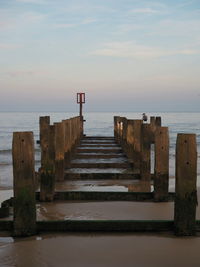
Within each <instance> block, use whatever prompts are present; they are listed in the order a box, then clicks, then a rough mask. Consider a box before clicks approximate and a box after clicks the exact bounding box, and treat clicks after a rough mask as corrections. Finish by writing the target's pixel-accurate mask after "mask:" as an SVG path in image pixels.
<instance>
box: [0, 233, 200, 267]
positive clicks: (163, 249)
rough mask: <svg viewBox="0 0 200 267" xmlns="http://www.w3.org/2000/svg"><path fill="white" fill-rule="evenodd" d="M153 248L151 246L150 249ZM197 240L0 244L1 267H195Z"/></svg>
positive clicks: (114, 237) (101, 237)
mask: <svg viewBox="0 0 200 267" xmlns="http://www.w3.org/2000/svg"><path fill="white" fill-rule="evenodd" d="M151 244H153V245H151ZM199 247H200V237H195V238H176V237H174V236H172V235H171V234H166V233H165V234H159V235H157V234H130V233H129V234H126V233H124V234H97V233H89V234H88V233H85V234H83V233H73V234H71V233H70V234H67V233H65V234H64V233H63V234H50V235H48V234H46V235H42V236H41V235H39V236H37V237H30V238H26V239H20V240H19V239H17V240H14V242H13V243H12V242H11V243H10V242H7V243H6V242H1V240H0V266H10V267H11V266H20V267H27V266H30V267H37V266H50V267H53V266H58V267H62V266H63V267H64V266H76V267H78V266H81V267H82V266H92V267H93V266H115V267H116V266H117V267H118V266H120V267H121V266H131V267H132V266H137V267H146V266H148V267H149V266H150V267H153V266H162V267H165V266H176V267H179V266H181V267H188V266H192V267H197V266H199V262H200V254H199Z"/></svg>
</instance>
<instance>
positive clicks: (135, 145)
mask: <svg viewBox="0 0 200 267" xmlns="http://www.w3.org/2000/svg"><path fill="white" fill-rule="evenodd" d="M141 127H142V120H128V121H127V145H128V148H127V156H128V158H129V160H130V161H131V162H132V163H133V164H134V169H138V170H139V169H140V160H141Z"/></svg>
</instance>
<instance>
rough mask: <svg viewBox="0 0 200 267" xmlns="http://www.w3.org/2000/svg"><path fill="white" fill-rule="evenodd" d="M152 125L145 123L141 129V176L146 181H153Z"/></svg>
mask: <svg viewBox="0 0 200 267" xmlns="http://www.w3.org/2000/svg"><path fill="white" fill-rule="evenodd" d="M151 136H152V133H151V125H150V124H149V123H143V124H142V128H141V162H140V175H141V179H142V180H144V181H151Z"/></svg>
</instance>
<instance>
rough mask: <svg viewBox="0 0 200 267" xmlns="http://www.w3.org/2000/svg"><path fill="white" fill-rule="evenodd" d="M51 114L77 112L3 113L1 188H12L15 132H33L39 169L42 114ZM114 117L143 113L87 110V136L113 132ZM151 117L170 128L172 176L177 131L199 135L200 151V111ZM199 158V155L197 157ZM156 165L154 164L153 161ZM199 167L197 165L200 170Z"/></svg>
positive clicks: (59, 117) (60, 116)
mask: <svg viewBox="0 0 200 267" xmlns="http://www.w3.org/2000/svg"><path fill="white" fill-rule="evenodd" d="M47 115H49V116H50V117H51V123H54V122H59V121H61V120H63V119H67V118H70V117H73V116H77V113H72V112H66V113H64V112H63V113H53V112H46V113H40V112H34V113H31V112H29V113H28V112H27V113H21V112H16V113H14V112H0V188H1V189H8V188H12V184H13V175H12V135H13V132H15V131H33V132H34V139H35V160H36V169H37V168H38V167H39V165H40V147H39V145H37V144H36V140H38V139H39V117H40V116H47ZM113 116H123V117H127V118H128V119H141V113H132V112H127V113H121V112H116V113H105V112H91V113H85V114H84V118H85V119H86V122H85V125H84V127H85V128H84V129H85V134H86V135H109V136H111V135H113ZM148 116H149V117H150V116H161V117H162V125H163V126H168V127H169V133H170V176H174V173H175V167H174V166H175V144H176V136H177V133H195V134H197V145H198V151H199V152H200V113H148ZM198 158H199V157H198ZM198 162H199V161H198ZM152 165H153V164H152ZM199 171H200V168H199V166H198V173H199Z"/></svg>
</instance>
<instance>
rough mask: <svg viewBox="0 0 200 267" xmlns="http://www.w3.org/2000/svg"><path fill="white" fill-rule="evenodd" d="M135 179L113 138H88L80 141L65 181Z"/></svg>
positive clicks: (131, 168)
mask: <svg viewBox="0 0 200 267" xmlns="http://www.w3.org/2000/svg"><path fill="white" fill-rule="evenodd" d="M133 177H135V178H137V175H136V174H134V172H133V164H131V163H130V162H129V160H128V158H127V157H126V155H125V154H124V153H123V151H122V148H121V146H120V145H118V144H117V143H116V142H115V140H114V137H110V136H88V137H85V138H83V139H82V140H81V142H80V145H79V146H78V147H77V149H76V151H75V154H74V157H73V159H72V160H71V163H70V168H69V169H68V170H66V171H65V178H66V179H87V180H93V179H94V180H96V179H132V178H133Z"/></svg>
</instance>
